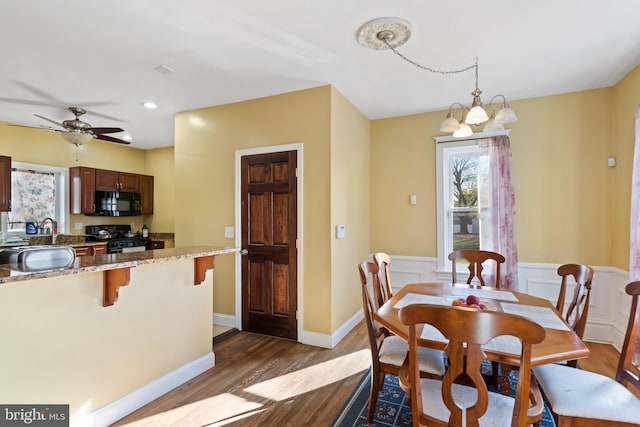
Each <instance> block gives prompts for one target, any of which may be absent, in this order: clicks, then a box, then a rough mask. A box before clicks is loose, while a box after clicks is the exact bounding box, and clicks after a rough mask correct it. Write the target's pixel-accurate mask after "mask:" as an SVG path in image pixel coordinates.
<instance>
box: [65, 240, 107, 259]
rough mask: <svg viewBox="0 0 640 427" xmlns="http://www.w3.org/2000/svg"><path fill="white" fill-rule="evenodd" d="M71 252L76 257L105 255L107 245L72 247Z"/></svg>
mask: <svg viewBox="0 0 640 427" xmlns="http://www.w3.org/2000/svg"><path fill="white" fill-rule="evenodd" d="M73 250H75V251H76V256H77V257H80V256H94V255H104V254H106V253H107V244H106V243H105V244H103V245H88V246H74V247H73Z"/></svg>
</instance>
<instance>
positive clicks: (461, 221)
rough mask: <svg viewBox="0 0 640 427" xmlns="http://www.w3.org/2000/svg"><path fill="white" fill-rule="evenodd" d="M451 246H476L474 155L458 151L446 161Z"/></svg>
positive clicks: (453, 248)
mask: <svg viewBox="0 0 640 427" xmlns="http://www.w3.org/2000/svg"><path fill="white" fill-rule="evenodd" d="M449 170H450V176H449V179H450V184H449V188H450V201H451V202H450V203H451V211H450V212H451V214H450V218H451V227H450V230H451V235H450V236H449V238H450V239H451V241H450V246H449V247H450V248H451V250H458V249H480V227H479V224H478V220H479V218H478V156H477V155H476V154H475V153H469V152H466V153H460V154H457V155H453V156H451V164H450V169H449Z"/></svg>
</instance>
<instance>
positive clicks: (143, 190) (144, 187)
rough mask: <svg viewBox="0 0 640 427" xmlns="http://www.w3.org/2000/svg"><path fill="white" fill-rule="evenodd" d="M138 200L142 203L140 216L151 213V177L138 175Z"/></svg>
mask: <svg viewBox="0 0 640 427" xmlns="http://www.w3.org/2000/svg"><path fill="white" fill-rule="evenodd" d="M139 183H140V198H141V201H142V215H150V214H152V213H153V177H152V176H150V175H139Z"/></svg>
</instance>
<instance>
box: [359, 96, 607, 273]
mask: <svg viewBox="0 0 640 427" xmlns="http://www.w3.org/2000/svg"><path fill="white" fill-rule="evenodd" d="M610 94H611V91H610V90H609V89H601V90H593V91H585V92H579V93H572V94H567V95H558V96H550V97H541V98H534V99H529V100H523V101H517V102H511V106H512V108H513V109H514V110H515V111H517V113H518V117H519V120H518V121H517V122H515V123H512V124H511V126H510V127H511V128H512V132H511V135H510V138H511V149H512V155H513V179H514V186H515V192H516V215H517V216H516V233H517V242H518V259H519V261H520V262H549V263H562V262H581V263H587V264H593V265H608V263H609V254H610V248H611V241H610V235H611V232H610V231H611V230H610V228H609V217H608V215H609V212H608V208H607V206H608V204H609V202H610V197H609V196H610V195H609V194H608V192H607V190H608V185H607V182H608V179H609V178H610V176H611V174H612V171H611V170H610V169H609V168H607V156H608V155H609V152H610V149H609V141H610V118H609V117H610V116H609V112H610V111H611V95H610ZM445 116H446V112H436V113H426V114H419V115H413V116H406V117H397V118H392V119H385V120H376V121H374V122H373V124H372V144H371V157H372V165H371V168H372V171H373V174H372V188H373V194H372V204H371V211H372V220H371V245H372V251H378V250H380V251H386V252H390V253H392V254H397V255H414V256H427V257H436V256H437V237H436V236H437V235H436V232H437V223H436V202H437V200H436V184H435V182H436V175H435V142H434V140H433V137H434V136H437V135H441V133H440V132H439V130H438V129H439V126H440V123H441V122H442V120H443V119H444V117H445ZM410 194H416V195H417V198H418V204H417V205H416V206H410V205H409V200H408V199H409V195H410Z"/></svg>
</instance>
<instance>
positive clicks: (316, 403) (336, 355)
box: [114, 323, 619, 427]
mask: <svg viewBox="0 0 640 427" xmlns="http://www.w3.org/2000/svg"><path fill="white" fill-rule="evenodd" d="M588 346H589V348H590V350H591V356H590V357H589V359H585V360H584V361H583V362H582V363H581V367H582V368H583V369H587V370H592V371H595V372H599V373H602V374H604V375H608V376H613V374H614V372H615V369H616V364H615V363H616V361H617V359H618V357H619V354H618V352H617V351H616V350H615V349H614V348H613V346H611V345H608V344H595V343H588ZM214 352H215V355H216V366H215V367H214V368H212V369H210V370H209V371H207V372H205V373H203V374H201V375H199V376H198V377H196V378H194V379H192V380H191V381H189V382H187V383H185V384H183V385H182V386H180V387H178V388H176V389H175V390H173V391H171V392H169V393H167V394H165V395H164V396H162V397H160V398H159V399H157V400H155V401H153V402H151V403H150V404H148V405H146V406H144V407H143V408H141V409H140V410H138V411H136V412H134V413H133V414H131V415H129V416H127V417H126V418H124V419H122V420H120V421H119V422H117V423H115V424H114V426H129V427H139V426H154V427H158V426H167V427H169V426H170V427H178V426H184V427H201V426H223V425H224V426H264V427H268V426H277V427H281V426H328V425H329V424H330V423H331V421H332V420H333V419H334V417H335V416H336V414H337V413H338V411H339V410H340V408H341V407H342V405H343V404H344V402H345V401H346V400H347V398H348V397H349V395H350V394H351V392H352V390H353V388H354V387H355V385H356V383H357V381H358V380H359V379H360V378H361V377H362V375H363V373H364V372H365V371H366V370H367V369H368V367H369V363H370V354H369V349H368V344H367V340H366V335H365V328H364V324H363V323H361V324H360V325H359V326H358V327H357V328H355V329H354V330H353V331H351V332H350V333H349V334H348V335H347V337H346V338H345V339H343V340H342V341H341V342H340V343H339V344H338V345H337V346H336V347H335V348H334V349H332V350H328V349H322V348H318V347H312V346H307V345H303V344H298V343H296V342H292V341H289V340H285V339H280V338H274V337H269V336H264V335H258V334H252V333H248V332H240V333H238V334H235V335H232V336H230V337H228V338H226V339H224V340H222V341H217V342H216V343H215V345H214Z"/></svg>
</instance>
